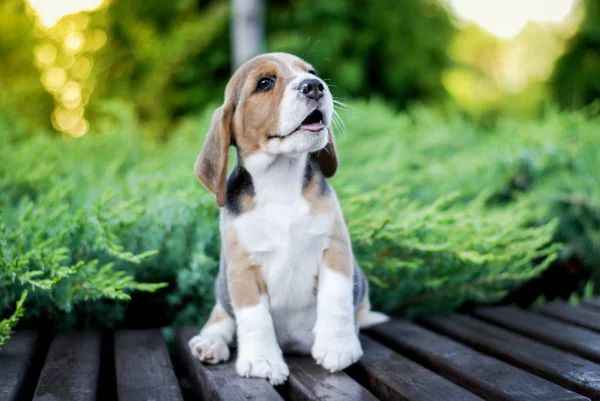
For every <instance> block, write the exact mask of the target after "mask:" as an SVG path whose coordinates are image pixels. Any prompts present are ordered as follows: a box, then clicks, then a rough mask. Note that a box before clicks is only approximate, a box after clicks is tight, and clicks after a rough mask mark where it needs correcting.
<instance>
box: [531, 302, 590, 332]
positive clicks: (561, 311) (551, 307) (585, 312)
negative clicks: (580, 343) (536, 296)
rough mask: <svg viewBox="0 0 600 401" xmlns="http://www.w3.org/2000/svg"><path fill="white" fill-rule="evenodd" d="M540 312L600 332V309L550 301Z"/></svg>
mask: <svg viewBox="0 0 600 401" xmlns="http://www.w3.org/2000/svg"><path fill="white" fill-rule="evenodd" d="M540 312H541V313H542V314H544V315H547V316H551V317H553V318H555V319H559V320H563V321H565V322H568V323H573V324H576V325H577V326H581V327H585V328H586V329H590V330H594V331H598V332H600V309H599V310H597V311H596V310H594V309H585V308H576V307H574V306H572V305H569V304H568V303H566V302H550V303H548V304H545V305H542V307H541V308H540Z"/></svg>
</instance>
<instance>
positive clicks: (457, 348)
mask: <svg viewBox="0 0 600 401" xmlns="http://www.w3.org/2000/svg"><path fill="white" fill-rule="evenodd" d="M369 333H370V334H371V335H373V336H375V337H376V338H377V339H380V340H382V341H383V342H384V344H387V345H389V346H391V347H392V348H394V349H396V350H398V351H399V352H402V353H403V354H405V355H407V356H408V357H409V358H411V359H414V360H416V361H417V362H419V363H420V364H422V365H423V366H425V367H427V368H429V369H432V370H434V371H436V372H438V373H439V374H441V375H442V376H444V377H446V378H448V379H450V380H452V381H454V382H455V383H457V384H459V385H460V386H462V387H464V388H466V389H468V390H470V391H472V392H473V393H475V394H477V395H479V396H481V397H483V398H485V399H493V400H511V401H516V400H518V401H529V400H538V401H542V400H543V401H559V400H560V401H566V400H578V401H579V400H588V398H586V397H584V396H581V395H578V394H575V393H574V392H572V391H570V390H567V389H564V388H562V387H559V386H557V385H555V384H553V383H551V382H549V381H546V380H544V379H542V378H540V377H537V376H535V375H533V374H531V373H528V372H525V371H523V370H521V369H518V368H516V367H514V366H511V365H509V364H507V363H505V362H502V361H499V360H497V359H495V358H492V357H489V356H487V355H484V354H482V353H480V352H477V351H475V350H473V349H472V348H469V347H467V346H465V345H462V344H459V343H458V342H456V341H453V340H450V339H448V338H447V337H443V336H441V335H438V334H435V333H433V332H431V331H429V330H426V329H424V328H422V327H419V326H417V325H415V324H413V323H410V322H407V321H400V320H393V321H390V322H386V323H383V324H380V325H377V326H375V327H374V328H373V329H371V330H369Z"/></svg>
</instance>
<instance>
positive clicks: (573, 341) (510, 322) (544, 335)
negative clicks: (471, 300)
mask: <svg viewBox="0 0 600 401" xmlns="http://www.w3.org/2000/svg"><path fill="white" fill-rule="evenodd" d="M475 316H477V317H479V318H482V319H484V320H487V321H491V322H493V323H496V324H498V325H500V326H504V327H506V328H509V329H510V330H513V331H517V332H519V333H521V334H524V335H526V336H528V337H531V338H533V339H536V340H540V341H542V342H545V343H547V344H551V345H553V346H555V347H558V348H561V349H564V350H565V351H569V352H572V353H574V354H577V355H579V356H582V357H584V358H587V359H589V360H592V361H594V362H600V334H598V333H595V332H593V331H591V330H587V329H583V328H580V327H577V326H573V325H571V324H568V323H563V322H559V321H556V320H554V319H550V318H547V317H544V316H540V315H536V314H535V313H531V312H529V311H525V310H521V309H518V308H514V307H509V306H507V307H505V306H502V307H494V308H481V309H477V310H475Z"/></svg>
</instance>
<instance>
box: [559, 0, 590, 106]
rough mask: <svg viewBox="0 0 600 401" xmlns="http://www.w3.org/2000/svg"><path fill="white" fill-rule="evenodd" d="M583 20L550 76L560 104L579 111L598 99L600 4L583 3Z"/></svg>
mask: <svg viewBox="0 0 600 401" xmlns="http://www.w3.org/2000/svg"><path fill="white" fill-rule="evenodd" d="M582 4H583V8H584V10H585V19H584V21H583V22H582V24H581V27H580V29H579V32H578V33H577V35H575V37H573V38H572V39H571V40H570V41H569V43H568V44H567V50H566V52H565V54H564V55H563V56H562V57H561V58H560V59H559V60H558V62H557V63H556V67H555V70H554V73H553V77H552V89H553V91H554V95H555V98H556V100H557V101H558V102H559V104H560V105H561V106H563V107H568V108H579V107H582V106H585V105H587V104H590V103H592V102H593V101H594V100H596V99H598V97H600V24H598V21H600V1H599V0H583V3H582Z"/></svg>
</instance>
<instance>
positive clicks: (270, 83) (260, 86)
mask: <svg viewBox="0 0 600 401" xmlns="http://www.w3.org/2000/svg"><path fill="white" fill-rule="evenodd" d="M274 86H275V78H272V77H262V78H261V79H259V80H258V82H257V83H256V89H255V90H254V92H267V91H270V90H271V89H273V87H274Z"/></svg>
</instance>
